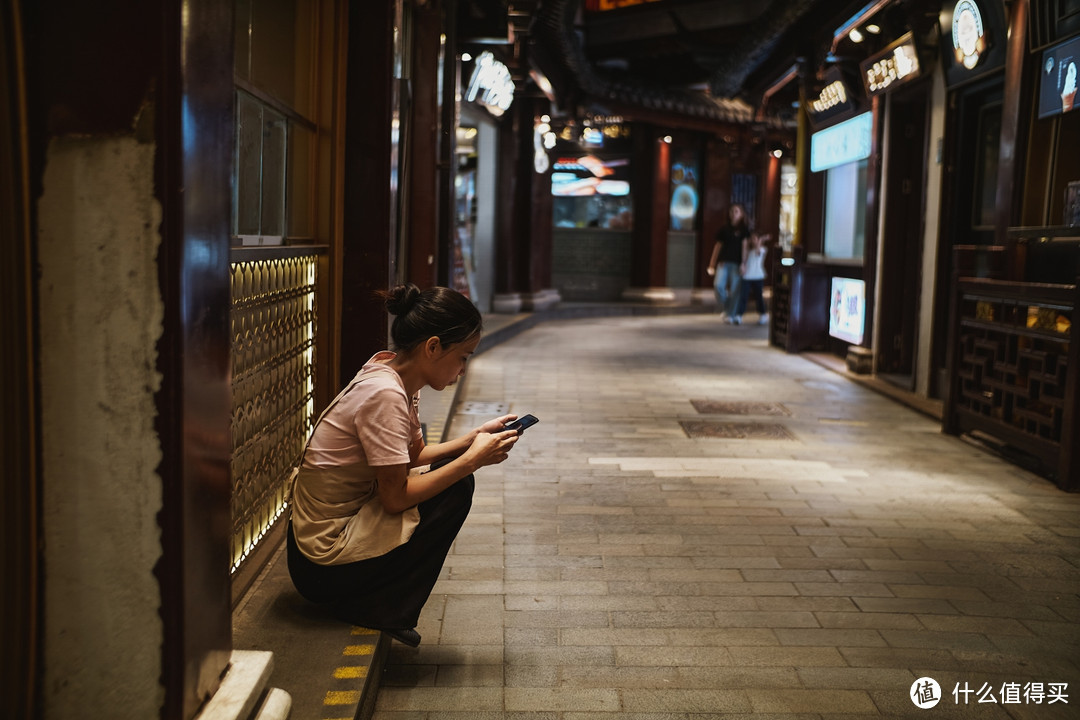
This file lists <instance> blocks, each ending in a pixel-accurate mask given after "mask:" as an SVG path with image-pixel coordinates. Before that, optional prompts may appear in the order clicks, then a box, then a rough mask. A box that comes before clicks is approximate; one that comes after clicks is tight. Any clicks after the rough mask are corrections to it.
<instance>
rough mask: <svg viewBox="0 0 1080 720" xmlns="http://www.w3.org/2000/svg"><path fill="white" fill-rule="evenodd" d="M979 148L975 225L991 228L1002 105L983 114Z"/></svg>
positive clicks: (973, 223)
mask: <svg viewBox="0 0 1080 720" xmlns="http://www.w3.org/2000/svg"><path fill="white" fill-rule="evenodd" d="M976 142H977V143H978V144H977V146H976V148H975V195H974V198H973V203H972V205H973V207H972V218H971V226H972V227H973V228H975V229H977V230H986V229H991V228H992V227H993V225H994V216H995V214H996V213H997V207H996V205H997V175H998V155H999V153H1000V150H1001V105H1000V104H997V105H987V106H986V107H983V108H981V109H980V111H979V131H978V134H977V135H976Z"/></svg>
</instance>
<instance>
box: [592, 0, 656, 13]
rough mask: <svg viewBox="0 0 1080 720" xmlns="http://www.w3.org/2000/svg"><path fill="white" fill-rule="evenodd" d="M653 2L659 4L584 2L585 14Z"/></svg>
mask: <svg viewBox="0 0 1080 720" xmlns="http://www.w3.org/2000/svg"><path fill="white" fill-rule="evenodd" d="M654 2H659V0H585V10H586V11H587V12H607V11H608V10H619V9H621V8H625V7H632V6H634V5H645V4H646V3H654Z"/></svg>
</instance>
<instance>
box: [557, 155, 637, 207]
mask: <svg viewBox="0 0 1080 720" xmlns="http://www.w3.org/2000/svg"><path fill="white" fill-rule="evenodd" d="M629 178H630V160H628V159H627V158H608V159H602V158H599V157H597V156H595V155H581V156H576V157H560V158H559V159H558V160H556V161H555V165H554V167H553V168H552V173H551V194H552V195H555V196H557V197H580V196H587V195H629V194H630V182H629Z"/></svg>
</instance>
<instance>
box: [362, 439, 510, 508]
mask: <svg viewBox="0 0 1080 720" xmlns="http://www.w3.org/2000/svg"><path fill="white" fill-rule="evenodd" d="M493 422H494V421H493ZM489 424H490V423H489ZM485 427H486V425H485ZM517 440H518V434H517V432H515V431H513V430H504V431H502V432H498V433H494V434H493V433H488V432H479V433H477V434H476V436H475V438H474V439H473V441H472V443H470V444H469V445H468V446H467V447H466V449H465V450H464V452H463V453H462V454H461V455H460V456H458V457H456V458H454V459H453V460H451V461H450V462H448V463H446V464H445V465H443V466H441V467H439V468H438V469H436V470H432V471H430V472H426V473H423V474H422V475H409V466H408V465H405V464H402V465H383V466H380V467H376V468H375V478H376V479H377V480H378V483H379V490H378V492H379V502H381V503H382V506H383V509H385V510H386V512H388V513H400V512H404V511H406V510H408V509H409V508H411V507H412V506H414V505H418V504H420V503H422V502H424V501H425V500H429V499H431V498H433V497H435V496H436V495H438V494H439V493H441V492H442V491H443V490H445V489H446V488H448V487H450V486H451V485H453V484H454V483H456V482H457V481H458V480H460V479H462V478H463V477H465V476H467V475H471V474H472V473H474V472H476V471H477V470H478V469H480V468H482V467H485V466H487V465H496V464H498V463H501V462H502V461H503V460H505V459H506V458H507V456H508V455H509V453H510V449H511V448H512V447H514V443H516V442H517ZM455 442H456V441H455ZM440 444H441V445H449V444H451V443H440ZM436 447H437V446H436ZM421 454H423V452H421Z"/></svg>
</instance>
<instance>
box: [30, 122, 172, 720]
mask: <svg viewBox="0 0 1080 720" xmlns="http://www.w3.org/2000/svg"><path fill="white" fill-rule="evenodd" d="M153 188H154V146H153V145H151V144H142V143H139V142H137V141H136V140H135V139H133V138H131V137H111V138H88V139H59V140H54V141H53V142H52V143H51V144H50V146H49V149H48V153H47V157H46V167H45V174H44V180H43V192H42V196H41V198H40V200H39V203H38V207H37V210H38V218H39V225H40V227H39V237H38V249H39V253H40V255H39V265H40V272H41V275H40V284H39V289H38V292H39V297H38V300H39V312H40V315H39V318H38V319H39V324H40V337H41V377H40V382H41V421H42V475H43V487H42V514H43V529H42V531H43V537H44V603H45V607H44V635H45V638H44V653H45V657H44V667H45V672H44V684H43V687H42V697H43V700H44V717H45V718H46V719H52V718H58V719H59V718H78V717H109V718H117V719H123V718H132V719H136V718H137V719H139V720H145V718H156V717H158V716H159V714H160V707H161V705H162V703H163V700H164V690H163V688H162V687H161V684H160V676H161V646H162V642H163V632H162V621H161V618H160V617H159V616H158V609H159V607H160V605H161V596H160V590H159V586H158V582H157V579H156V578H155V577H154V575H153V569H154V565H155V563H157V561H158V559H159V558H160V557H161V539H160V529H159V527H158V523H157V517H156V516H157V513H158V511H159V510H160V509H161V505H162V487H161V479H160V477H159V476H158V475H157V472H156V469H157V466H158V464H159V462H160V460H161V457H162V453H161V448H160V445H159V443H158V439H157V435H156V434H155V432H154V418H155V404H154V392H155V391H156V390H157V389H158V387H159V385H160V381H161V378H160V376H159V373H158V372H157V370H156V362H157V355H156V343H157V341H158V339H159V338H160V337H161V334H162V320H163V315H164V309H163V302H162V298H161V293H160V289H159V287H158V274H157V273H158V270H157V261H156V259H157V253H158V246H159V244H160V235H159V224H160V222H161V210H160V207H159V206H158V203H157V202H156V200H155V199H154V196H153Z"/></svg>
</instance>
